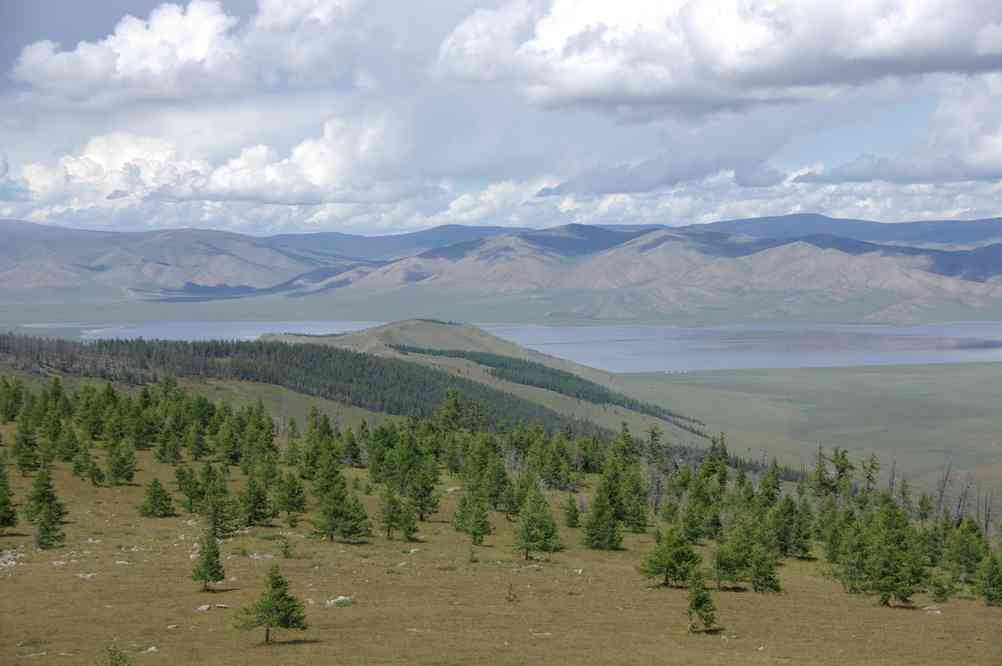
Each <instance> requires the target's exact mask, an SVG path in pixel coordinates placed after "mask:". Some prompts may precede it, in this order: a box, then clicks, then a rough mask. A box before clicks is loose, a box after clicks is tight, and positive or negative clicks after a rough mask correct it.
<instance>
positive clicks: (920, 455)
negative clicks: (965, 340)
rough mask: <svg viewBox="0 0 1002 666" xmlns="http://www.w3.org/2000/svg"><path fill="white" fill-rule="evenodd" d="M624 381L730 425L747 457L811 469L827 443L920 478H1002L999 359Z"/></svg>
mask: <svg viewBox="0 0 1002 666" xmlns="http://www.w3.org/2000/svg"><path fill="white" fill-rule="evenodd" d="M620 387H621V390H624V391H625V392H627V393H630V394H631V395H634V396H636V397H638V398H640V399H643V400H649V401H651V402H659V401H660V402H661V404H664V405H666V406H670V407H671V408H672V409H677V410H679V411H681V412H683V413H685V414H689V415H692V416H695V417H697V418H701V419H703V420H705V421H706V422H707V423H708V424H709V427H710V428H712V429H720V430H723V431H726V432H727V433H728V434H729V435H730V436H731V438H730V443H731V448H732V450H733V451H734V452H736V453H739V454H741V455H746V456H749V457H759V456H762V455H763V454H765V455H770V456H772V455H776V456H779V457H780V459H781V460H782V461H784V462H786V463H787V464H791V465H794V466H796V465H799V464H805V465H808V466H809V465H810V464H811V463H812V459H813V456H814V454H815V452H816V451H817V447H818V444H819V443H820V444H823V445H824V446H825V447H827V448H831V447H833V446H840V447H844V448H846V449H848V450H849V451H850V452H852V453H854V454H855V455H857V456H864V455H869V454H870V453H871V452H875V453H877V455H878V456H880V458H881V459H882V461H883V462H884V464H885V466H889V465H890V464H891V462H892V461H893V460H897V465H898V470H899V471H901V472H903V473H904V474H906V475H908V476H910V477H911V478H913V479H914V480H917V481H919V482H925V483H928V482H932V481H933V480H934V479H935V478H936V477H937V476H938V475H939V474H940V472H941V470H942V468H943V466H944V464H946V463H947V462H948V461H952V462H953V465H954V467H955V469H959V470H963V471H970V472H972V473H974V474H975V476H976V477H977V478H978V479H979V480H982V481H985V482H988V483H992V484H996V483H997V482H999V481H1002V409H1000V396H1002V364H951V365H914V366H871V367H855V368H820V369H803V370H740V371H715V372H690V373H685V374H664V373H660V374H653V373H650V374H636V375H621V376H620ZM885 469H886V468H885Z"/></svg>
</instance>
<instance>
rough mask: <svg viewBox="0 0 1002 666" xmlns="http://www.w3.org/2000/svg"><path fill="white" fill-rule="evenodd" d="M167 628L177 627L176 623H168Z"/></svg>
mask: <svg viewBox="0 0 1002 666" xmlns="http://www.w3.org/2000/svg"><path fill="white" fill-rule="evenodd" d="M167 628H168V629H177V625H176V624H168V625H167Z"/></svg>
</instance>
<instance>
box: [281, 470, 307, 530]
mask: <svg viewBox="0 0 1002 666" xmlns="http://www.w3.org/2000/svg"><path fill="white" fill-rule="evenodd" d="M274 504H275V510H276V511H279V512H284V513H285V523H286V524H287V525H288V526H289V527H295V526H296V525H297V524H298V523H299V514H301V513H303V512H305V511H306V488H305V487H303V482H302V481H300V480H299V476H298V475H297V474H295V473H294V472H291V471H290V472H286V473H285V476H282V477H281V478H280V479H279V482H278V484H276V487H275V497H274Z"/></svg>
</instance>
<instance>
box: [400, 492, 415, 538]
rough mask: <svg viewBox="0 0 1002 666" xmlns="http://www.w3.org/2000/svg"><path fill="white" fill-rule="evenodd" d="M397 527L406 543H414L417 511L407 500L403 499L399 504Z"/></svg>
mask: <svg viewBox="0 0 1002 666" xmlns="http://www.w3.org/2000/svg"><path fill="white" fill-rule="evenodd" d="M397 527H398V528H399V529H400V534H401V535H402V536H403V537H404V539H406V540H407V541H414V540H415V539H416V538H417V531H418V520H417V511H416V510H415V509H414V504H413V503H412V502H411V501H410V500H409V499H404V500H402V501H401V502H400V513H399V514H398V519H397Z"/></svg>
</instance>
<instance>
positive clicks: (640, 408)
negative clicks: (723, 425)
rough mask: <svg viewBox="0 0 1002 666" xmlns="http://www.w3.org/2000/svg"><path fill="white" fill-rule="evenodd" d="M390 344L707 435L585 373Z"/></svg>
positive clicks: (696, 424)
mask: <svg viewBox="0 0 1002 666" xmlns="http://www.w3.org/2000/svg"><path fill="white" fill-rule="evenodd" d="M391 347H392V348H393V349H396V350H397V351H399V352H403V353H406V354H422V355H426V356H441V357H445V358H460V359H465V360H467V361H473V362H474V363H477V364H479V365H482V366H485V367H487V368H490V372H491V374H492V375H494V376H495V377H497V378H498V379H504V380H507V381H510V382H514V383H516V384H524V385H526V386H535V387H537V388H542V389H546V390H548V391H553V392H555V393H560V394H562V395H566V396H570V397H572V398H577V399H579V400H584V401H585V402H590V403H593V404H596V405H617V406H619V407H624V408H626V409H629V410H632V411H635V412H639V413H641V414H647V415H648V416H654V417H657V418H659V419H662V420H665V421H668V422H670V423H673V424H674V425H676V426H677V427H679V428H681V429H683V430H687V431H689V432H691V433H693V434H695V435H699V436H700V437H706V432H705V430H703V426H704V425H705V424H704V423H703V422H702V421H700V420H698V419H695V418H692V417H691V416H686V415H684V414H679V413H677V412H673V411H672V410H670V409H666V408H664V407H661V406H659V405H654V404H651V403H649V402H643V401H641V400H637V399H635V398H631V397H629V396H627V395H623V394H622V393H618V392H616V391H613V390H611V389H609V388H606V387H605V386H602V385H601V384H598V383H596V382H593V381H591V380H588V379H585V378H584V377H579V376H578V375H575V374H574V373H572V372H567V371H566V370H558V369H556V368H551V367H549V366H546V365H543V364H542V363H537V362H535V361H527V360H525V359H521V358H514V357H512V356H503V355H501V354H491V353H488V352H477V351H463V350H460V349H430V348H427V347H414V346H411V345H391Z"/></svg>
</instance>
